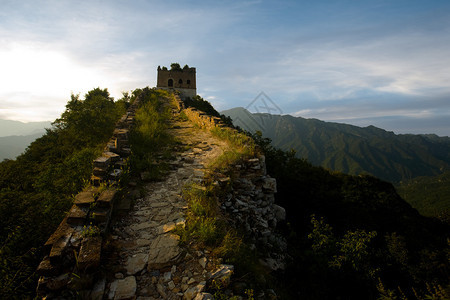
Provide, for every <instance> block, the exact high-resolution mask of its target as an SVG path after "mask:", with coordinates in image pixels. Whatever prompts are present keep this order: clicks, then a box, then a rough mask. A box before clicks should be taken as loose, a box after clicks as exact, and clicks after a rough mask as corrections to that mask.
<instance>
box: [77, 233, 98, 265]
mask: <svg viewBox="0 0 450 300" xmlns="http://www.w3.org/2000/svg"><path fill="white" fill-rule="evenodd" d="M101 251H102V237H100V236H91V237H86V238H84V239H83V241H82V242H81V248H80V254H79V255H78V268H79V269H80V271H82V272H83V271H89V270H92V269H93V268H96V267H98V266H99V265H100V256H101Z"/></svg>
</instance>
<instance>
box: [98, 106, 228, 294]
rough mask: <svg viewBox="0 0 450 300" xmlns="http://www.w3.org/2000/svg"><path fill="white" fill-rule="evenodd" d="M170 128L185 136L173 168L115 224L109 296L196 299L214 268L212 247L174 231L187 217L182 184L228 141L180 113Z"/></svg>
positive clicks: (198, 172) (200, 175) (202, 170)
mask: <svg viewBox="0 0 450 300" xmlns="http://www.w3.org/2000/svg"><path fill="white" fill-rule="evenodd" d="M168 131H169V132H170V134H172V135H173V136H175V137H176V138H177V140H178V141H179V142H181V146H178V147H177V148H178V150H177V151H174V153H173V155H174V156H175V160H172V161H169V162H168V163H169V165H170V167H171V170H170V171H169V172H168V174H166V176H165V178H164V180H162V181H158V182H150V183H147V184H145V186H144V188H145V193H144V194H145V196H144V197H142V198H139V199H137V200H136V201H135V202H134V205H133V206H132V207H131V208H130V210H129V212H128V213H127V214H126V215H124V216H123V217H121V218H117V219H116V220H115V222H114V224H113V227H112V230H111V238H110V243H111V245H112V246H113V247H111V248H112V249H115V250H114V251H113V252H112V253H109V255H108V257H107V260H108V262H107V265H106V266H104V267H105V268H106V270H107V272H106V273H107V274H108V278H106V292H105V296H104V298H105V299H133V298H134V297H136V298H137V299H142V300H144V299H192V298H193V297H195V296H196V294H197V293H198V292H200V291H201V290H202V288H204V286H205V282H206V274H207V272H209V271H211V268H212V263H210V262H209V259H208V253H203V252H201V251H197V252H196V253H187V251H186V249H181V248H179V246H178V236H176V235H174V234H172V233H170V231H171V230H172V229H174V228H175V226H176V225H177V224H184V222H185V213H186V209H187V203H186V201H185V200H184V199H183V198H182V196H181V193H182V188H183V186H184V185H185V184H186V183H188V182H190V181H201V180H202V179H203V177H204V173H205V170H206V168H207V167H208V164H209V163H210V162H211V161H213V160H214V159H215V158H217V157H218V156H219V155H221V154H222V153H223V151H224V149H227V147H228V145H227V143H226V142H224V141H222V140H219V139H218V138H216V137H214V136H212V134H211V133H210V132H209V131H206V130H201V129H199V128H197V127H194V126H193V125H192V123H191V122H189V121H180V118H178V114H177V113H174V116H173V118H172V119H171V120H170V123H169V128H168ZM179 149H184V150H179Z"/></svg>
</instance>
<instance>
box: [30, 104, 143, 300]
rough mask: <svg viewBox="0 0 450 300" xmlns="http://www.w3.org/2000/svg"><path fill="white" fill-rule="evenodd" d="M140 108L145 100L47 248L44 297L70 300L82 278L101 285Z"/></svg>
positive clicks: (126, 119)
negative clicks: (99, 271)
mask: <svg viewBox="0 0 450 300" xmlns="http://www.w3.org/2000/svg"><path fill="white" fill-rule="evenodd" d="M139 103H140V97H138V98H137V99H136V100H135V102H133V104H132V105H130V107H129V109H128V110H127V112H126V114H124V115H123V116H122V117H121V119H120V120H119V121H118V122H117V124H116V127H115V129H114V133H113V136H112V137H111V139H110V140H109V142H108V143H107V145H106V147H105V149H104V152H103V153H102V155H101V156H100V157H98V158H97V159H95V160H94V161H93V173H92V177H91V185H90V186H89V187H88V188H86V189H85V190H83V191H82V192H80V193H79V194H77V195H76V196H75V199H74V203H73V205H72V207H71V209H70V210H69V212H68V213H67V215H66V217H65V218H64V219H63V221H62V222H61V223H60V225H59V226H58V228H57V229H56V231H55V232H54V233H53V234H52V235H51V236H50V238H49V239H48V240H47V242H46V243H45V249H46V251H47V253H48V255H46V256H45V257H44V259H43V260H42V262H41V263H40V264H39V267H38V269H37V273H38V274H39V276H40V278H39V282H38V287H37V294H38V296H40V297H44V298H55V297H58V296H60V295H64V293H65V291H67V289H68V288H69V287H72V288H76V286H75V285H76V284H77V275H78V276H79V275H81V274H82V275H83V280H87V281H92V282H94V281H95V278H94V275H93V274H94V273H95V271H96V268H97V267H98V266H99V265H100V257H101V249H102V242H103V236H104V234H105V233H106V232H107V230H108V227H109V224H110V221H111V215H112V211H113V207H114V203H115V201H116V198H117V189H116V188H114V186H115V185H116V183H117V181H118V179H119V177H120V175H121V173H122V171H123V168H124V166H125V165H126V160H127V157H128V156H129V155H130V154H131V150H130V146H129V143H128V133H129V131H130V130H131V128H132V126H133V123H134V116H135V112H136V109H137V107H138V106H139ZM102 183H105V184H102Z"/></svg>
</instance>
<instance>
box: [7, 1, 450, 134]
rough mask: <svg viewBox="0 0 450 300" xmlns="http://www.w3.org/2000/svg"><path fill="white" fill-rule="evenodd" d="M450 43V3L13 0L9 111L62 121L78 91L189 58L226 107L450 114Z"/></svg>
mask: <svg viewBox="0 0 450 300" xmlns="http://www.w3.org/2000/svg"><path fill="white" fill-rule="evenodd" d="M448 49H450V4H446V2H439V3H434V2H433V4H426V3H425V2H421V1H405V2H401V1H400V2H398V3H395V5H394V4H392V3H390V2H373V3H372V2H366V1H361V2H357V3H351V5H349V4H345V3H343V2H335V1H329V2H328V1H326V2H320V3H318V2H309V1H308V2H307V1H245V2H241V1H231V2H223V3H222V2H219V3H216V2H214V3H212V2H208V1H191V2H189V3H185V2H182V1H169V2H160V1H147V0H138V1H133V2H128V1H119V0H117V1H116V0H114V1H108V2H104V1H100V0H89V1H84V0H82V1H76V2H67V1H56V0H46V1H20V2H17V1H8V0H6V1H4V2H3V3H2V10H1V11H0V63H1V66H2V67H1V68H0V82H2V86H1V88H0V117H3V116H7V117H9V118H16V119H20V120H26V119H38V118H50V119H54V118H56V117H57V116H58V115H59V114H60V113H61V112H62V110H63V108H64V105H65V103H66V101H67V100H68V98H69V97H70V93H71V92H73V93H81V94H84V93H85V92H87V91H88V90H89V89H92V88H94V87H97V86H100V87H102V88H108V89H109V91H110V92H111V94H112V95H113V96H114V97H116V98H117V97H120V95H121V91H127V90H131V89H135V88H137V87H143V86H147V85H150V86H153V85H154V84H155V82H156V67H157V66H158V65H168V64H170V63H171V62H179V63H182V64H185V63H187V64H189V65H193V66H196V67H197V70H198V73H197V76H198V78H197V83H198V92H199V93H200V94H201V95H202V96H204V97H205V98H206V99H209V101H211V102H212V103H213V105H215V106H217V108H219V109H226V108H231V107H235V106H245V104H246V101H248V102H250V101H251V100H253V98H254V97H255V96H256V95H258V94H259V92H261V91H265V92H266V93H267V94H268V95H269V96H270V97H272V98H273V99H274V100H276V101H277V105H279V106H280V107H281V108H282V110H283V111H284V112H292V113H294V112H301V114H304V116H308V117H316V118H324V119H334V120H339V119H342V120H352V119H353V120H360V119H363V118H366V119H367V120H371V118H381V117H383V116H391V117H393V118H394V117H395V116H397V117H398V116H400V115H409V116H411V118H412V117H414V116H424V115H425V113H427V114H428V115H429V116H430V118H431V116H433V115H434V116H437V115H436V114H437V113H439V114H440V115H442V114H446V115H447V116H449V119H450V108H449V107H448V105H447V104H445V101H443V100H442V99H448V97H447V96H448V95H450V87H449V85H448V82H450V73H449V72H448V70H449V69H450V56H448V54H447V53H448ZM446 97H447V98H446ZM43 99H47V102H46V101H45V100H43ZM418 99H419V100H418ZM19 102H20V104H19ZM447 103H448V101H447ZM33 112H34V115H33ZM448 125H449V126H448V127H449V128H450V124H448ZM448 134H450V132H449V133H448Z"/></svg>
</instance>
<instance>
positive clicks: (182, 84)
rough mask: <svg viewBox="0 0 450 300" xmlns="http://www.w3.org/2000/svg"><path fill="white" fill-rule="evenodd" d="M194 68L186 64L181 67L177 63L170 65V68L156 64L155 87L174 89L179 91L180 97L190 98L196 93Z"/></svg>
mask: <svg viewBox="0 0 450 300" xmlns="http://www.w3.org/2000/svg"><path fill="white" fill-rule="evenodd" d="M195 73H196V71H195V68H190V67H189V66H188V65H186V66H184V68H181V67H180V65H179V64H177V63H174V64H172V65H171V68H170V70H168V69H167V68H166V67H162V68H161V67H160V66H158V81H157V83H156V87H157V88H161V89H164V90H176V91H179V92H180V96H181V98H188V97H189V98H192V97H194V96H196V95H197V86H196V82H195V77H196V76H195Z"/></svg>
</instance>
